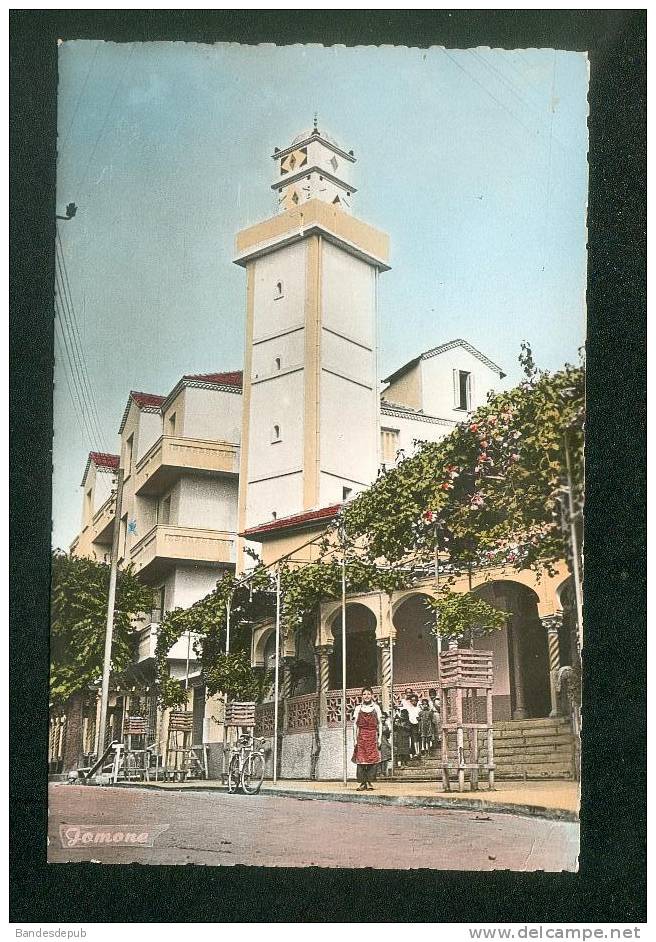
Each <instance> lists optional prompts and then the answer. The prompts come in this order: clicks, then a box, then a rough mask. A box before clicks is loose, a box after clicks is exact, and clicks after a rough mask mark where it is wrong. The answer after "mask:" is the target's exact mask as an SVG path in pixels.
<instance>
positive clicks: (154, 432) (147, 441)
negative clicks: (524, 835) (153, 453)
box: [132, 412, 162, 467]
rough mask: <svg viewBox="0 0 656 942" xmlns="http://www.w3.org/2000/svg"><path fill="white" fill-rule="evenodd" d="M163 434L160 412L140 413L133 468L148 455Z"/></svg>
mask: <svg viewBox="0 0 656 942" xmlns="http://www.w3.org/2000/svg"><path fill="white" fill-rule="evenodd" d="M161 434H162V416H161V415H160V414H159V413H158V412H140V414H139V427H138V429H137V433H136V435H135V436H134V437H135V445H136V451H135V453H134V457H133V460H132V464H133V467H134V466H135V465H136V463H137V461H139V459H140V458H143V456H144V455H145V454H146V452H147V451H148V449H149V448H150V447H151V446H152V445H154V444H155V442H156V441H157V439H158V438H159V437H160V435H161Z"/></svg>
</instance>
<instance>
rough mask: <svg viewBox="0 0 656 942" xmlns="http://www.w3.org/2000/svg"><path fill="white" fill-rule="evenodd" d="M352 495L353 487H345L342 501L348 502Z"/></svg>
mask: <svg viewBox="0 0 656 942" xmlns="http://www.w3.org/2000/svg"><path fill="white" fill-rule="evenodd" d="M352 493H353V488H352V487H343V488H342V500H348V499H349V497H350V496H351V494H352Z"/></svg>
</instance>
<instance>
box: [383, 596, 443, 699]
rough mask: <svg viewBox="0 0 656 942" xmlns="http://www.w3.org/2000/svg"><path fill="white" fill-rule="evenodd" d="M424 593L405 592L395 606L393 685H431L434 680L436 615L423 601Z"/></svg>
mask: <svg viewBox="0 0 656 942" xmlns="http://www.w3.org/2000/svg"><path fill="white" fill-rule="evenodd" d="M427 597H428V596H427V595H425V594H423V593H418V592H417V593H414V594H412V595H407V596H406V597H405V598H403V599H402V600H401V601H400V602H399V603H398V605H397V606H396V608H395V610H394V612H393V615H392V622H393V624H394V628H395V629H396V641H395V644H394V684H395V686H396V684H409V685H411V686H412V685H413V684H415V685H416V684H421V683H422V682H428V683H431V684H434V683H435V681H436V679H437V673H438V671H437V639H436V637H435V635H434V633H433V629H434V627H435V614H434V613H433V612H432V611H431V610H430V608H429V607H428V605H427V604H426V599H427Z"/></svg>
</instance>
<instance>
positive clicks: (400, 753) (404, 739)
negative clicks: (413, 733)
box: [394, 710, 410, 765]
mask: <svg viewBox="0 0 656 942" xmlns="http://www.w3.org/2000/svg"><path fill="white" fill-rule="evenodd" d="M394 756H395V758H396V764H397V765H401V763H402V762H403V761H404V760H405V759H408V758H409V757H410V720H409V719H408V711H407V710H399V712H398V714H397V716H395V717H394Z"/></svg>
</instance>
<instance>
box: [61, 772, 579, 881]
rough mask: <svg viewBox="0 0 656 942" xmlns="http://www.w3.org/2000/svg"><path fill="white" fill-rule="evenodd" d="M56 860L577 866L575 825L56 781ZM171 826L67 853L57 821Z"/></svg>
mask: <svg viewBox="0 0 656 942" xmlns="http://www.w3.org/2000/svg"><path fill="white" fill-rule="evenodd" d="M49 796H50V826H49V849H48V859H49V861H50V862H51V863H63V862H66V861H81V860H95V861H97V862H99V863H131V862H138V863H149V864H187V863H194V864H208V865H213V866H216V865H219V866H220V865H223V866H226V865H227V866H230V865H235V864H245V865H254V866H264V867H277V866H295V867H309V866H319V867H379V868H392V869H406V868H417V867H430V868H433V869H456V870H495V869H501V870H547V871H559V870H575V869H576V859H577V852H578V825H577V824H574V823H570V822H563V821H547V820H544V819H542V818H536V817H522V816H519V815H511V814H494V813H489V814H488V813H487V812H484V811H483V812H474V811H459V810H455V811H452V810H443V809H437V808H414V807H412V808H409V807H402V806H396V805H386V806H385V805H370V804H367V805H361V806H358V804H357V803H351V802H333V801H325V800H312V799H307V798H306V797H299V798H292V797H278V796H268V795H257V796H254V797H248V796H245V795H228V794H226V793H225V792H218V791H215V792H212V793H205V792H186V793H185V792H180V791H154V790H148V789H121V788H97V787H92V786H87V787H85V786H76V785H51V786H50V788H49ZM62 824H67V825H102V826H105V827H109V826H111V825H116V826H121V827H123V828H126V829H127V828H128V827H130V828H132V829H134V830H135V831H138V830H140V829H145V828H148V827H156V826H167V828H166V830H164V831H163V832H162V833H161V834H159V836H157V837H156V838H155V843H154V846H153V847H138V846H136V847H120V846H106V845H103V844H92V845H88V846H84V847H73V848H69V849H63V848H62V843H61V840H60V831H59V827H60V825H62Z"/></svg>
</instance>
